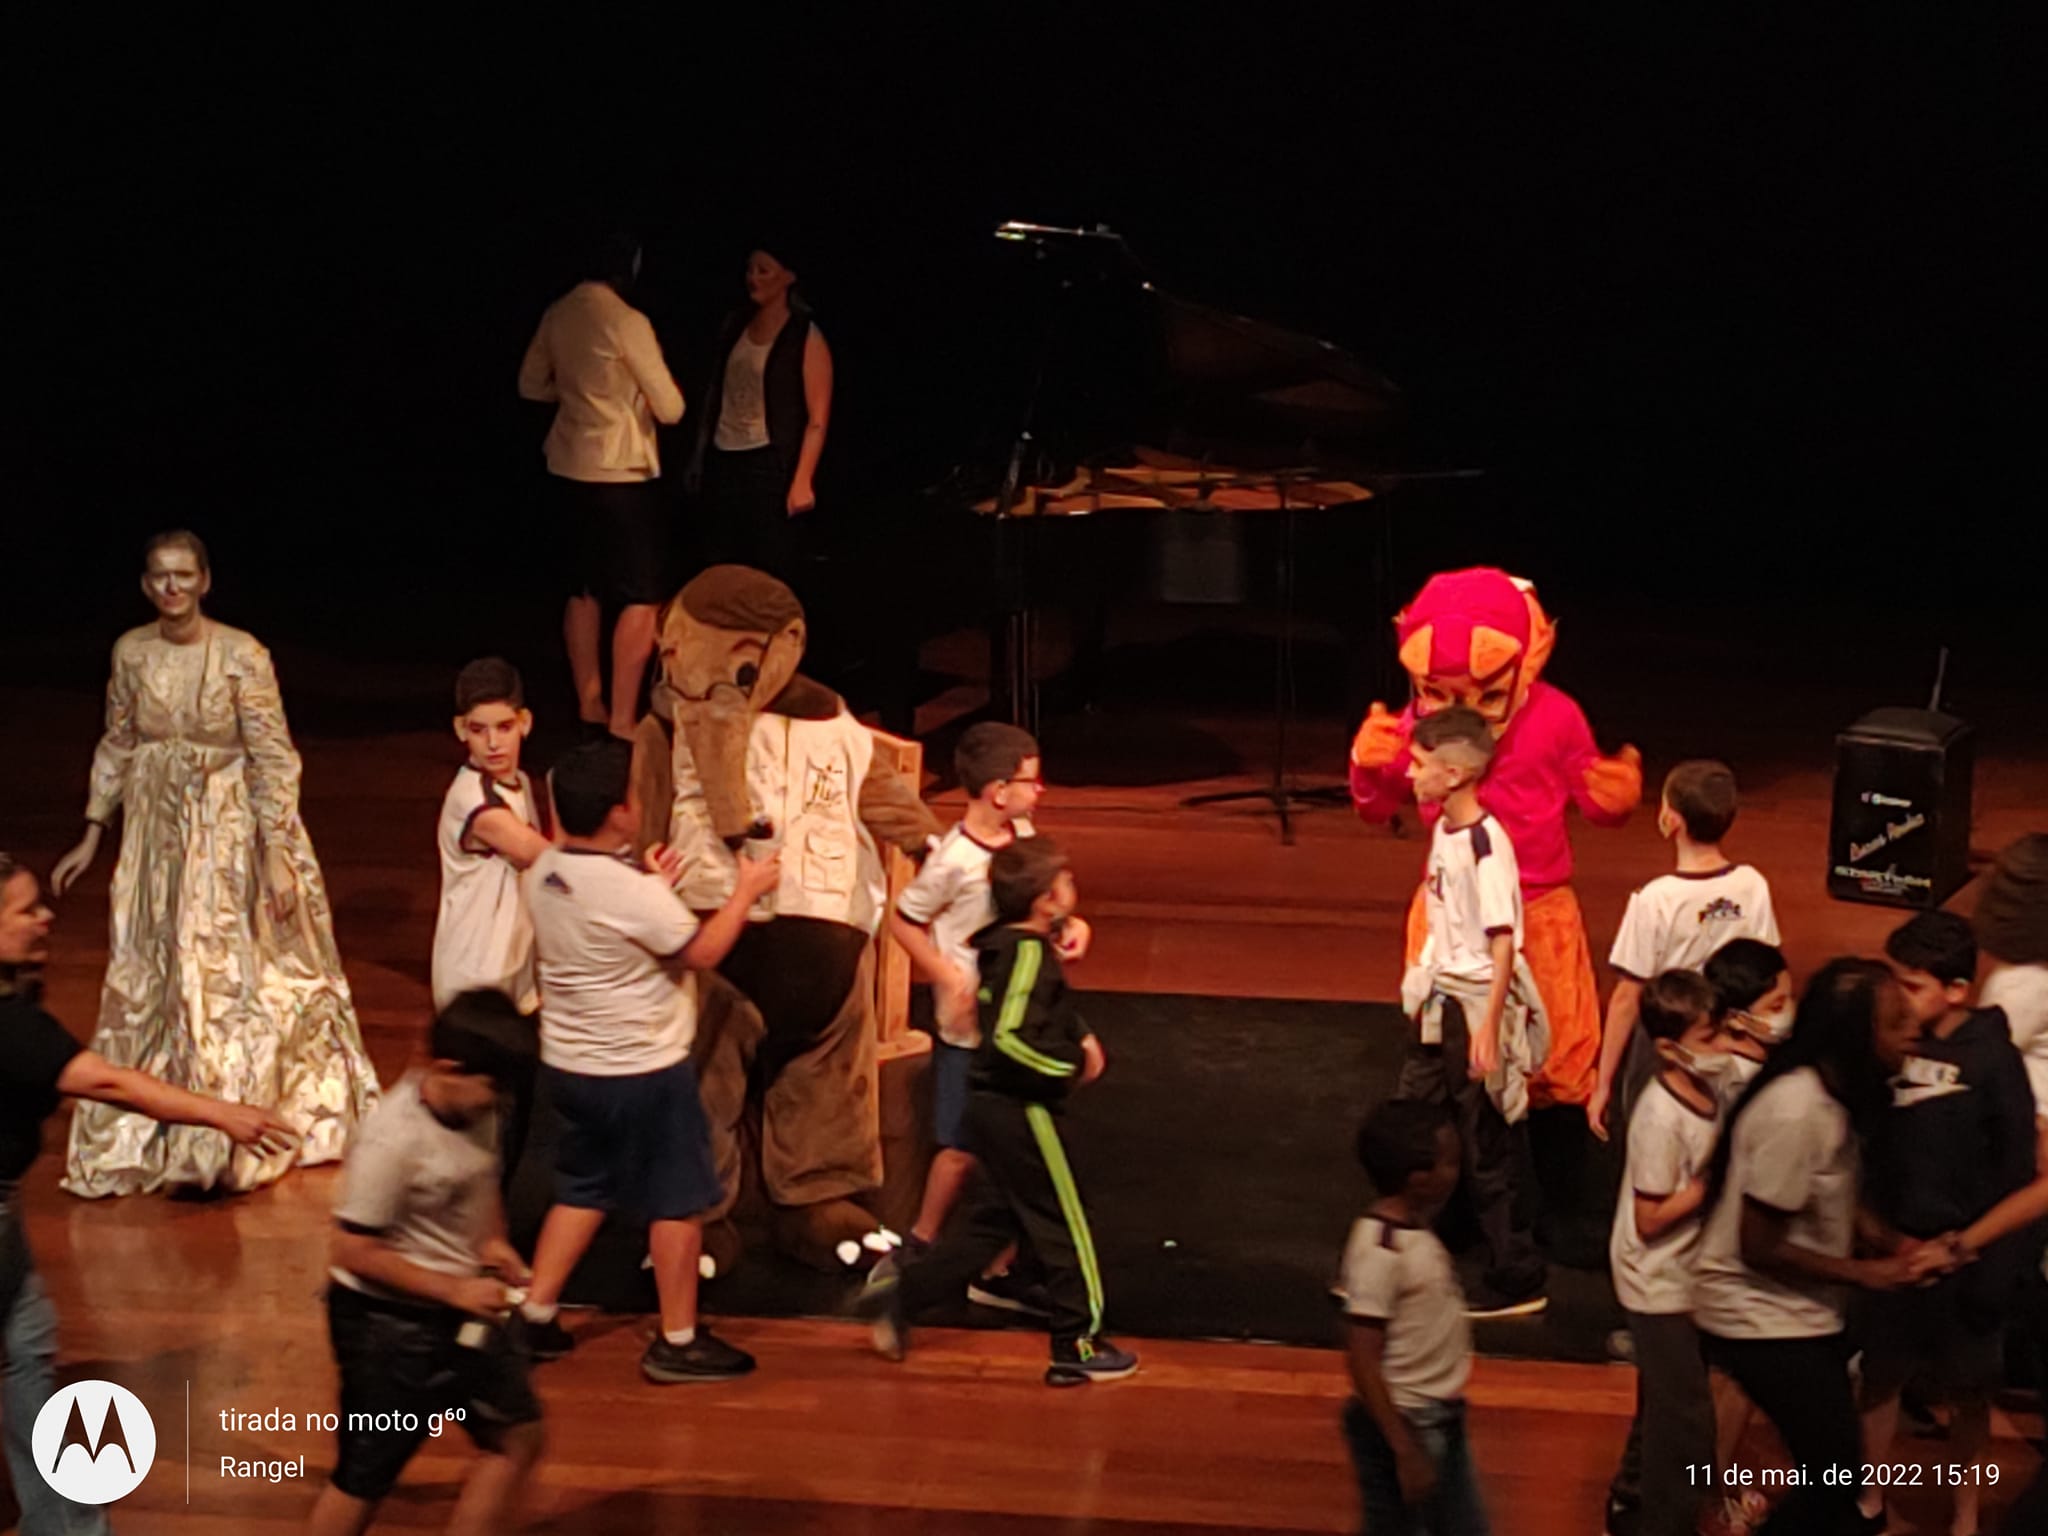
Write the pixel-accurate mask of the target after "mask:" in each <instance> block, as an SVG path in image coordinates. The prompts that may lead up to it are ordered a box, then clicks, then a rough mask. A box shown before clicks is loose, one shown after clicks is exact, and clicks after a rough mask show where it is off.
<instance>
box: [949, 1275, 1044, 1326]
mask: <svg viewBox="0 0 2048 1536" xmlns="http://www.w3.org/2000/svg"><path fill="white" fill-rule="evenodd" d="M967 1299H968V1300H969V1301H971V1302H973V1303H974V1304H975V1305H976V1306H978V1307H994V1308H996V1309H997V1310H998V1311H1001V1312H1021V1313H1023V1314H1024V1315H1025V1316H1026V1317H1051V1316H1052V1297H1051V1296H1050V1295H1049V1294H1047V1292H1046V1289H1045V1286H1044V1284H1043V1283H1042V1282H1040V1281H1037V1280H1026V1279H1023V1278H1022V1277H1020V1276H1019V1275H1017V1274H1016V1273H1014V1272H1010V1271H1006V1272H1005V1273H1003V1274H1000V1275H984V1276H982V1277H981V1279H979V1280H975V1281H971V1282H970V1283H969V1284H968V1287H967Z"/></svg>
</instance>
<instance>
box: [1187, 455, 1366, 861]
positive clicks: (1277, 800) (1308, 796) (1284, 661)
mask: <svg viewBox="0 0 2048 1536" xmlns="http://www.w3.org/2000/svg"><path fill="white" fill-rule="evenodd" d="M1280 507H1281V509H1280V516H1281V519H1282V523H1281V536H1280V560H1279V565H1278V567H1277V570H1276V575H1277V577H1278V585H1279V588H1280V639H1279V643H1278V644H1277V645H1276V646H1275V647H1274V650H1273V778H1272V782H1271V783H1270V784H1268V785H1267V786H1266V787H1265V788H1264V789H1225V790H1216V791H1212V792H1211V793H1209V794H1205V795H1189V796H1187V797H1186V798H1184V799H1183V800H1182V801H1181V804H1182V805H1184V806H1189V807H1195V806H1204V805H1234V804H1236V803H1237V802H1239V801H1241V800H1263V801H1265V802H1266V804H1267V805H1269V806H1271V807H1272V808H1273V812H1274V814H1275V815H1277V816H1278V817H1279V818H1280V842H1281V844H1282V846H1284V847H1288V848H1291V847H1293V846H1294V812H1295V810H1296V808H1297V807H1303V806H1315V805H1349V804H1350V803H1351V791H1350V790H1349V789H1348V788H1346V787H1345V786H1343V785H1319V786H1315V787H1311V788H1307V789H1297V788H1295V787H1294V784H1293V782H1292V778H1291V776H1290V775H1289V773H1288V756H1287V754H1288V747H1289V740H1288V737H1289V732H1290V728H1291V727H1292V725H1293V723H1294V709H1295V697H1294V691H1295V690H1294V566H1295V559H1294V555H1295V550H1294V545H1295V512H1294V509H1293V508H1292V507H1289V506H1288V505H1287V490H1286V486H1285V484H1284V483H1283V484H1282V486H1281V488H1280Z"/></svg>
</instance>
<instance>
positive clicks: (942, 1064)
mask: <svg viewBox="0 0 2048 1536" xmlns="http://www.w3.org/2000/svg"><path fill="white" fill-rule="evenodd" d="M973 1065H974V1047H973V1046H971V1045H948V1044H946V1042H945V1041H943V1040H937V1039H935V1040H933V1041H932V1138H933V1140H935V1141H937V1142H938V1144H939V1145H940V1146H942V1147H947V1148H950V1149H951V1150H953V1151H955V1152H964V1151H966V1150H967V1144H966V1143H965V1142H964V1141H963V1140H961V1135H960V1123H961V1122H962V1121H963V1120H965V1119H966V1118H967V1069H968V1068H969V1067H971V1066H973Z"/></svg>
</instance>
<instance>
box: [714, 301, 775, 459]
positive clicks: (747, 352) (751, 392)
mask: <svg viewBox="0 0 2048 1536" xmlns="http://www.w3.org/2000/svg"><path fill="white" fill-rule="evenodd" d="M773 345H774V340H773V338H772V337H771V338H770V339H769V340H768V341H762V342H756V341H752V340H750V339H748V336H747V333H746V332H745V331H742V332H740V339H739V340H738V341H737V342H735V343H734V344H733V349H732V355H731V356H729V357H728V358H726V360H725V393H724V402H723V403H722V404H721V405H720V407H719V411H718V426H717V429H716V430H715V431H713V432H712V434H711V442H712V446H713V447H715V448H718V449H719V450H721V451H722V452H725V453H744V452H746V451H747V450H748V449H750V448H766V447H767V446H768V402H767V399H766V397H765V396H764V395H763V394H762V390H761V376H762V374H763V373H764V372H766V370H767V367H768V349H769V347H771V346H773Z"/></svg>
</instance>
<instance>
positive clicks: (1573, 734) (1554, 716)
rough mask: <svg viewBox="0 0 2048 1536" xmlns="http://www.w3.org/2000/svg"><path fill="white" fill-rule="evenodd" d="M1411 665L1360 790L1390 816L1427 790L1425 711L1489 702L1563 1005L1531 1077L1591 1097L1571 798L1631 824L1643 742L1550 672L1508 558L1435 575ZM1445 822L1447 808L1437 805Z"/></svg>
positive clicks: (1408, 634)
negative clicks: (1602, 722)
mask: <svg viewBox="0 0 2048 1536" xmlns="http://www.w3.org/2000/svg"><path fill="white" fill-rule="evenodd" d="M1394 627H1395V633H1396V634H1397V636H1398V637H1399V639H1400V644H1401V653H1400V654H1401V665H1402V666H1403V668H1405V669H1406V670H1407V673H1408V676H1409V679H1410V681H1411V683H1412V684H1413V688H1414V696H1413V700H1412V702H1411V703H1410V704H1409V705H1408V707H1407V708H1406V709H1404V710H1402V711H1401V713H1400V714H1398V715H1394V714H1389V713H1388V712H1387V710H1386V708H1385V707H1384V706H1383V705H1380V704H1374V705H1373V706H1372V710H1371V712H1370V713H1369V714H1368V715H1367V716H1366V719H1365V724H1364V725H1362V726H1361V727H1359V731H1358V736H1357V738H1356V740H1354V741H1353V743H1352V747H1351V799H1352V803H1353V804H1354V805H1355V806H1356V807H1357V808H1358V814H1359V815H1360V816H1362V817H1364V818H1365V819H1366V820H1367V821H1376V822H1377V821H1386V820H1388V819H1389V818H1390V817H1392V816H1393V814H1394V813H1395V812H1396V811H1398V810H1399V809H1400V808H1401V807H1402V806H1404V805H1406V804H1408V803H1409V802H1410V801H1411V800H1412V799H1413V798H1414V797H1413V791H1412V787H1411V785H1410V784H1409V779H1408V739H1409V734H1410V732H1411V731H1412V730H1413V729H1414V725H1415V718H1416V716H1417V715H1418V714H1422V715H1427V714H1433V713H1434V712H1435V711H1437V710H1439V709H1443V708H1445V707H1447V706H1449V705H1452V704H1464V705H1467V706H1469V707H1470V708H1473V709H1476V710H1478V711H1479V713H1480V714H1482V715H1484V716H1485V717H1486V719H1487V720H1488V721H1489V722H1490V723H1491V724H1492V726H1493V729H1494V734H1495V736H1496V738H1497V739H1498V745H1497V746H1496V748H1495V752H1494V758H1493V764H1492V766H1491V767H1490V768H1489V769H1488V770H1487V774H1486V778H1485V780H1484V781H1483V782H1482V783H1481V784H1480V786H1479V801H1480V804H1481V805H1483V806H1485V808H1486V809H1487V811H1488V812H1489V813H1491V814H1492V815H1493V816H1494V818H1495V819H1496V820H1498V821H1499V822H1500V824H1501V826H1502V827H1503V828H1504V829H1505V830H1506V832H1507V834H1508V837H1509V838H1510V839H1511V840H1512V841H1513V843H1514V845H1515V857H1516V859H1517V860H1518V862H1519V863H1520V866H1521V871H1522V904H1523V924H1524V938H1523V952H1524V954H1525V955H1526V956H1527V958H1528V961H1529V969H1530V972H1531V973H1532V974H1533V975H1534V977H1535V979H1536V986H1537V989H1538V990H1539V991H1540V992H1541V993H1542V994H1543V1003H1544V1007H1545V1009H1546V1010H1547V1012H1548V1013H1549V1016H1550V1028H1551V1045H1550V1058H1549V1060H1548V1061H1547V1062H1546V1063H1545V1064H1544V1066H1543V1069H1542V1071H1541V1072H1539V1073H1538V1074H1537V1075H1536V1076H1535V1077H1534V1078H1533V1079H1531V1081H1530V1084H1529V1090H1530V1102H1531V1103H1532V1104H1535V1105H1538V1106H1542V1105H1555V1104H1583V1103H1585V1102H1586V1100H1587V1099H1588V1098H1589V1097H1591V1095H1592V1091H1593V1083H1594V1078H1595V1076H1596V1073H1597V1070H1598V1065H1599V1056H1600V1001H1599V995H1598V992H1597V989H1596V987H1595V984H1594V980H1593V959H1592V955H1591V953H1590V951H1589V949H1588V947H1587V944H1586V925H1585V919H1584V917H1583V916H1582V915H1581V913H1580V911H1579V901H1578V897H1577V896H1576V895H1574V894H1573V892H1572V888H1571V878H1572V844H1571V837H1570V834H1569V833H1568V831H1567V830H1566V826H1565V812H1566V808H1567V807H1568V806H1571V805H1576V806H1578V808H1579V813H1580V814H1581V815H1583V816H1584V817H1585V818H1586V819H1587V820H1588V821H1590V822H1592V823H1594V824H1595V825H1596V826H1603V827H1618V826H1620V825H1621V824H1622V823H1623V822H1625V821H1627V820H1628V814H1629V812H1630V811H1631V810H1633V809H1634V808H1635V806H1636V804H1637V802H1638V801H1640V800H1641V799H1642V794H1643V775H1642V766H1641V758H1640V756H1639V755H1638V754H1637V752H1636V750H1635V748H1633V747H1623V748H1622V749H1621V753H1620V755H1619V756H1618V757H1611V758H1610V757H1602V756H1601V755H1600V749H1599V747H1598V746H1597V745H1595V743H1594V741H1593V731H1592V727H1591V726H1589V725H1587V723H1586V717H1585V715H1584V713H1583V712H1581V710H1580V709H1579V706H1578V705H1577V704H1576V703H1574V702H1573V700H1572V698H1571V696H1570V695H1568V694H1565V693H1562V692H1560V691H1559V690H1557V689H1556V688H1553V687H1551V686H1550V684H1548V683H1546V682H1543V681H1542V680H1541V673H1542V671H1543V666H1544V663H1545V662H1547V661H1548V660H1549V659H1550V651H1551V645H1552V642H1553V640H1554V639H1555V636H1556V629H1555V626H1554V625H1553V624H1552V623H1551V621H1550V619H1549V617H1548V616H1547V615H1546V614H1545V613H1544V612H1543V608H1542V606H1541V605H1540V604H1539V603H1538V602H1537V601H1536V589H1535V587H1534V586H1532V585H1531V584H1530V583H1528V582H1526V581H1522V580H1519V579H1518V578H1516V577H1513V576H1510V575H1508V574H1507V573H1506V572H1505V571H1497V570H1491V569H1476V570H1469V571H1451V572H1447V573H1444V574H1442V575H1437V576H1432V577H1431V578H1430V579H1429V581H1428V582H1427V583H1426V584H1425V585H1424V586H1423V588H1422V590H1421V591H1420V592H1419V593H1417V594H1416V596H1415V600H1414V601H1413V602H1411V603H1410V604H1409V605H1408V606H1407V607H1406V608H1405V609H1403V610H1402V611H1401V613H1400V614H1399V615H1397V616H1396V618H1395V620H1394ZM1422 814H1423V818H1424V820H1425V821H1426V822H1431V823H1433V822H1434V821H1435V819H1436V816H1437V810H1436V808H1435V807H1433V806H1431V807H1424V809H1423V813H1422ZM1421 898H1422V893H1421V891H1420V890H1418V891H1417V892H1416V899H1415V901H1414V903H1413V905H1412V906H1411V907H1410V908H1409V912H1408V956H1409V958H1410V959H1411V960H1412V959H1413V958H1414V957H1415V956H1416V954H1417V953H1419V952H1420V950H1421V947H1422V939H1423V936H1424V928H1423V909H1422V899H1421Z"/></svg>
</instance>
